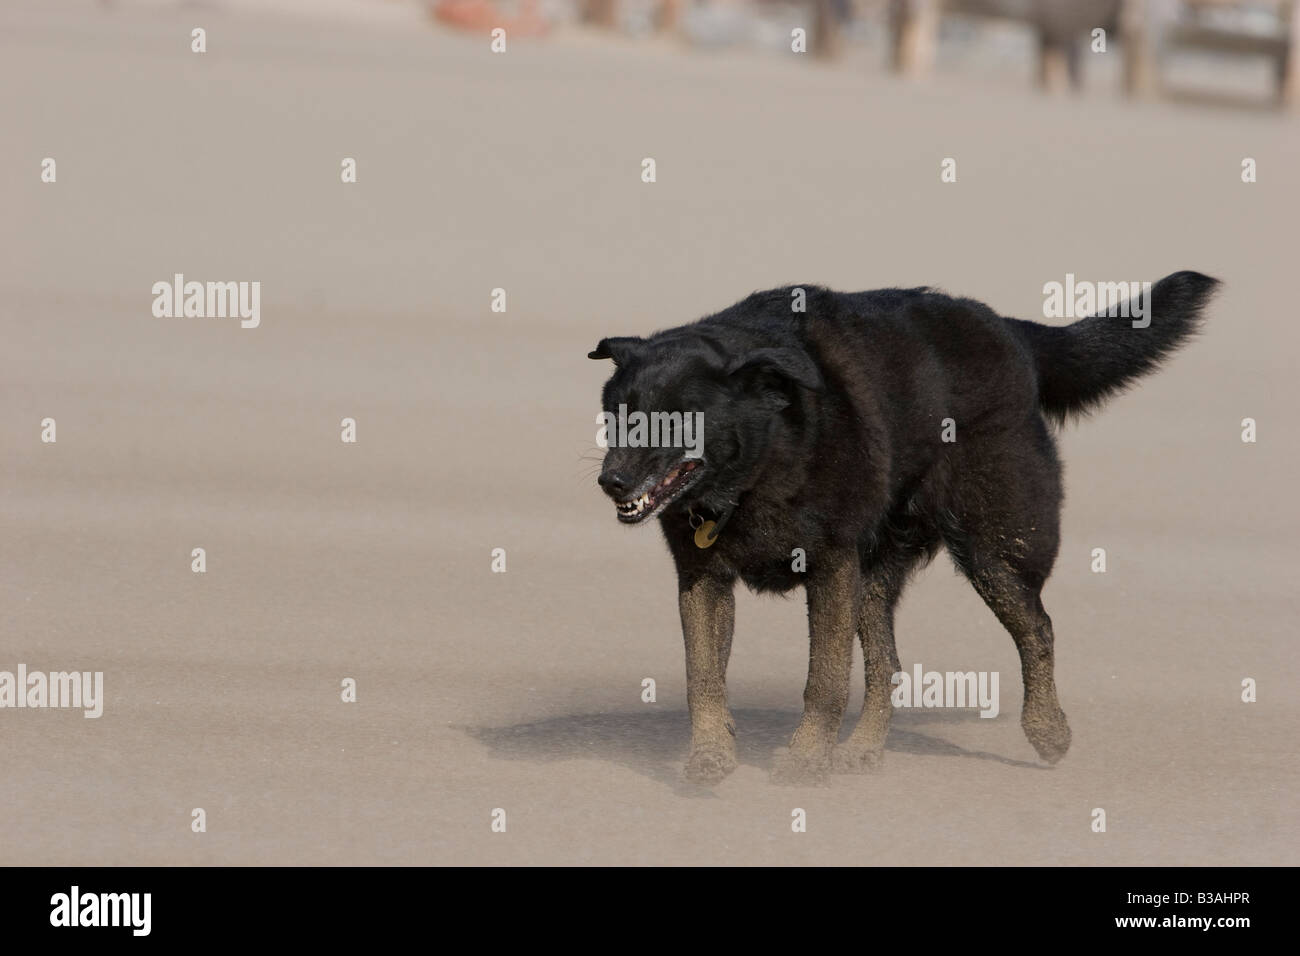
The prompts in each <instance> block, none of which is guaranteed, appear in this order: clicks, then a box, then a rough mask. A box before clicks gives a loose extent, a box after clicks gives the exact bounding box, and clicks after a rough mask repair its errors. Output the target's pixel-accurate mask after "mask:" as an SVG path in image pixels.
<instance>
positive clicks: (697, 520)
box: [686, 505, 736, 548]
mask: <svg viewBox="0 0 1300 956" xmlns="http://www.w3.org/2000/svg"><path fill="white" fill-rule="evenodd" d="M735 510H736V506H735V505H732V506H731V507H729V508H728V509H727V510H726V511H724V512H722V514H721V515H719V516H718V520H717V521H708V520H706V519H705V518H704V517H703V516H702V515H697V514H696V513H695V509H694V508H687V509H686V511H687V516H688V517H687V520H688V521H689V522H690V525H691V527H692V528H694V529H695V547H697V548H709V547H712V546H713V542H715V541H717V540H718V535H720V534H722V529H723V528H725V527H726V526H727V522H728V521H730V520H731V515H732V513H733V512H735Z"/></svg>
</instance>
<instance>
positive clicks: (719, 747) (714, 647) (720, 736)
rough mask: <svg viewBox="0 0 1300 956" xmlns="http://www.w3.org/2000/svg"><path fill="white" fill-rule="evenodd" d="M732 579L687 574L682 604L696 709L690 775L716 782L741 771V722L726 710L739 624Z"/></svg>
mask: <svg viewBox="0 0 1300 956" xmlns="http://www.w3.org/2000/svg"><path fill="white" fill-rule="evenodd" d="M732 588H733V585H732V582H730V581H726V580H722V579H720V578H715V577H710V576H708V575H702V576H698V577H691V578H689V579H688V578H686V577H682V578H681V579H680V581H679V585H678V605H679V606H680V608H681V612H682V634H683V636H684V637H685V638H686V702H687V706H689V708H690V711H691V756H690V758H689V759H688V760H687V761H686V777H687V779H690V780H694V781H697V782H699V783H717V782H718V781H719V780H721V779H722V778H723V777H725V776H726V775H727V774H729V773H731V771H733V770H735V769H736V725H735V724H734V723H733V722H732V719H731V712H730V711H729V710H728V709H727V659H728V658H729V657H730V656H731V634H732V630H733V628H734V627H735V622H736V596H735V593H734V592H733V590H732Z"/></svg>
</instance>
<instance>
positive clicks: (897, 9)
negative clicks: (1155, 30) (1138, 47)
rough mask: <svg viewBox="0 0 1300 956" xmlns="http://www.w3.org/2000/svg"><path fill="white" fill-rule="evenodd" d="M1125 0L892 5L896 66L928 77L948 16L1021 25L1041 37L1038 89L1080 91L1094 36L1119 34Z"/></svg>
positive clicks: (919, 0)
mask: <svg viewBox="0 0 1300 956" xmlns="http://www.w3.org/2000/svg"><path fill="white" fill-rule="evenodd" d="M1120 2H1121V0H891V2H890V5H889V21H890V23H889V26H890V37H891V44H890V49H891V64H892V66H893V68H894V69H895V70H896V71H897V72H899V73H907V74H914V75H916V74H923V73H925V72H927V71H928V70H929V69H930V68H931V66H932V65H933V62H934V56H935V46H936V40H937V36H938V31H939V18H940V17H941V16H942V15H946V14H950V13H951V14H961V15H964V16H968V17H983V18H989V19H996V20H1016V21H1020V22H1023V23H1025V24H1027V25H1029V26H1030V27H1031V28H1032V29H1033V30H1034V32H1035V33H1036V35H1037V43H1038V83H1039V85H1040V86H1042V87H1043V88H1044V89H1048V90H1062V89H1066V88H1074V89H1078V88H1079V87H1080V86H1082V84H1083V67H1082V62H1081V61H1082V56H1083V51H1084V47H1085V43H1086V42H1087V40H1088V39H1089V37H1090V35H1091V33H1092V31H1093V30H1094V29H1097V28H1101V29H1103V30H1105V31H1106V33H1107V34H1108V35H1113V34H1114V33H1115V32H1116V29H1115V28H1116V25H1117V21H1118V14H1119V9H1120Z"/></svg>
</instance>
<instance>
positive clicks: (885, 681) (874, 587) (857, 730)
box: [831, 566, 907, 773]
mask: <svg viewBox="0 0 1300 956" xmlns="http://www.w3.org/2000/svg"><path fill="white" fill-rule="evenodd" d="M906 578H907V571H906V569H903V570H900V569H898V568H897V567H893V566H880V567H876V568H871V569H864V570H863V582H862V601H861V604H860V606H859V611H858V639H859V641H861V643H862V658H863V661H864V663H865V670H866V685H867V689H866V696H865V699H864V700H863V702H862V715H861V716H860V717H859V718H858V723H857V726H855V727H854V728H853V733H852V734H851V735H850V736H849V738H848V739H847V740H846V741H844V743H842V744H840V745H838V746H837V747H836V748H835V751H834V753H833V754H832V758H831V759H832V766H833V768H834V770H835V771H836V772H837V773H864V772H866V771H869V770H875V769H876V768H878V767H879V766H880V764H881V762H882V761H883V760H884V756H885V737H886V735H887V734H888V733H889V719H890V717H891V716H892V715H893V710H894V707H893V704H892V703H891V701H890V690H891V688H892V686H893V677H894V675H895V674H897V673H898V672H899V670H900V665H899V663H898V649H897V647H895V646H894V606H895V605H896V604H897V603H898V598H899V595H901V594H902V592H903V584H904V582H905V580H906Z"/></svg>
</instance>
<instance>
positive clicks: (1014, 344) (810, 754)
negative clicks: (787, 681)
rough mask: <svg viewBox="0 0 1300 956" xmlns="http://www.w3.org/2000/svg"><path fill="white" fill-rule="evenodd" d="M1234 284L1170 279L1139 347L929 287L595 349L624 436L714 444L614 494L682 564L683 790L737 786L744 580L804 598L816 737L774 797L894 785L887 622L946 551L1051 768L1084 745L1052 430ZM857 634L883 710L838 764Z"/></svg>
mask: <svg viewBox="0 0 1300 956" xmlns="http://www.w3.org/2000/svg"><path fill="white" fill-rule="evenodd" d="M1217 284H1218V283H1217V282H1216V281H1215V280H1214V279H1211V278H1209V277H1207V276H1203V275H1200V274H1199V273H1195V272H1179V273H1176V274H1174V275H1171V276H1168V277H1166V278H1165V279H1162V280H1161V281H1160V282H1158V283H1156V284H1155V286H1154V287H1152V288H1151V290H1150V294H1149V295H1148V296H1147V301H1146V303H1145V310H1146V312H1145V314H1146V316H1147V320H1148V322H1149V324H1147V325H1145V327H1142V325H1143V324H1142V323H1140V322H1134V321H1131V320H1130V318H1128V317H1127V316H1128V315H1129V314H1130V313H1128V312H1125V313H1123V315H1124V316H1126V317H1123V318H1120V317H1111V316H1108V315H1103V314H1098V315H1095V316H1092V317H1090V318H1086V319H1082V320H1080V321H1078V322H1075V323H1074V324H1072V325H1068V326H1064V327H1052V326H1046V325H1042V324H1040V323H1037V322H1028V321H1023V320H1019V319H1007V318H1002V317H1000V316H998V315H997V314H995V313H994V312H993V311H991V310H990V309H989V308H988V307H987V306H984V305H982V304H980V303H978V302H974V301H972V300H970V299H953V298H950V297H948V296H945V295H940V294H937V293H935V292H931V291H930V290H928V289H924V288H922V289H885V290H880V291H875V292H858V293H837V292H831V291H829V290H827V289H822V288H816V287H788V288H784V289H775V290H772V291H770V292H760V293H755V294H754V295H751V296H750V297H749V298H747V299H745V300H744V301H743V302H740V303H738V304H736V305H734V306H732V307H731V308H729V309H726V310H724V311H722V312H719V313H718V314H717V315H713V316H710V317H708V318H706V319H702V320H700V321H698V322H695V323H694V324H691V325H686V326H681V327H679V328H675V329H669V330H667V331H664V332H659V333H657V334H655V335H653V336H651V337H649V338H646V339H642V338H608V339H604V340H602V341H601V342H600V344H599V345H598V346H597V347H596V349H595V351H593V352H591V353H590V355H589V357H590V358H593V359H613V361H614V364H615V366H616V369H615V371H614V375H613V376H612V377H611V378H610V380H609V381H608V382H607V383H606V384H605V389H604V395H603V400H604V407H605V409H606V411H607V412H608V413H609V414H610V415H617V414H618V413H619V411H620V406H625V407H624V408H623V409H622V411H623V413H624V415H626V412H627V410H628V409H631V410H634V411H635V410H641V411H644V412H650V410H662V411H663V412H682V413H687V417H688V418H689V417H690V415H691V414H692V413H696V412H701V413H703V422H704V424H705V427H706V431H705V433H704V434H705V441H704V442H703V444H702V446H701V449H700V450H699V451H698V453H697V452H691V453H689V454H687V455H683V451H682V448H681V447H630V446H629V445H628V444H626V443H625V444H623V445H617V446H616V445H615V444H614V443H611V445H610V448H609V451H608V452H607V454H606V456H605V461H604V465H603V468H602V471H601V475H600V479H599V481H600V485H601V487H602V488H604V490H605V491H606V492H607V493H608V494H609V495H610V497H612V498H613V499H614V501H615V502H616V504H617V506H618V517H619V520H620V521H623V522H627V523H636V522H640V521H644V520H646V519H648V518H650V517H653V516H658V517H659V519H660V526H661V528H662V529H663V533H664V537H665V538H667V541H668V547H669V550H670V551H671V552H672V555H673V559H674V561H675V562H676V564H677V575H678V590H679V601H680V608H681V617H682V630H683V631H684V633H685V639H686V680H687V697H688V701H689V705H690V713H691V728H692V732H691V754H690V759H689V761H688V762H687V765H686V774H687V776H688V777H689V778H692V779H695V780H700V781H704V782H712V781H716V780H719V779H721V778H722V777H723V776H725V775H726V774H727V773H729V772H730V771H731V770H732V769H734V768H735V765H736V756H735V753H736V750H735V741H734V736H735V725H734V724H733V723H732V719H731V715H730V712H729V711H728V709H727V697H726V684H725V679H726V669H727V659H728V656H729V654H730V650H731V636H732V625H733V620H734V609H735V599H734V595H733V587H734V584H735V581H736V578H737V577H739V578H741V579H743V580H744V581H745V583H746V584H748V585H749V586H750V587H751V588H753V589H755V590H758V591H778V592H781V591H788V590H789V589H791V588H794V587H796V586H797V585H799V584H804V585H805V586H806V587H807V595H808V618H809V624H810V632H811V634H810V642H811V652H810V658H809V666H808V682H807V685H806V687H805V689H804V712H803V718H802V720H801V721H800V722H799V726H798V729H797V730H796V731H795V734H794V739H793V740H792V741H791V744H790V749H789V752H788V753H787V754H783V755H782V756H781V757H780V758H779V759H778V761H777V763H776V766H775V768H774V776H775V777H776V778H777V779H778V780H786V781H797V780H806V779H809V778H813V779H815V778H817V777H819V776H820V775H822V774H823V773H825V772H826V771H827V770H829V769H831V768H832V767H833V768H834V769H837V770H845V771H860V770H863V769H866V768H870V767H873V766H875V765H877V764H878V763H879V761H880V759H881V757H882V754H883V751H884V745H885V735H886V732H887V729H888V725H889V717H890V712H891V709H892V708H891V704H890V691H891V677H892V676H893V675H894V674H895V673H897V672H898V670H899V663H898V653H897V651H896V650H895V647H894V631H893V615H894V607H895V604H896V603H897V601H898V598H899V594H900V593H901V591H902V589H903V586H904V584H905V583H906V581H907V578H908V575H909V574H910V573H911V572H912V571H914V570H916V569H917V568H919V567H921V566H923V565H924V564H925V563H926V562H927V561H929V560H930V559H931V558H933V557H934V555H935V554H936V552H937V551H938V549H939V547H940V545H944V546H946V547H947V548H948V551H949V552H950V553H951V555H952V558H953V561H954V562H955V563H956V565H957V567H958V568H960V569H961V571H962V572H963V573H964V574H965V575H966V576H967V577H968V578H969V579H970V582H971V584H972V585H974V587H975V590H976V591H978V592H979V595H980V597H982V598H983V599H984V601H985V603H987V604H988V606H989V607H990V609H992V611H993V613H994V614H996V615H997V617H998V620H1000V621H1001V622H1002V624H1003V625H1004V626H1005V627H1006V629H1007V630H1008V631H1010V632H1011V636H1012V637H1013V638H1014V639H1015V642H1016V648H1017V649H1018V650H1019V652H1020V661H1021V669H1022V674H1023V678H1024V688H1025V700H1024V709H1023V713H1022V716H1021V726H1022V727H1023V728H1024V731H1025V735H1026V736H1027V737H1028V738H1029V741H1030V742H1031V743H1032V744H1033V745H1034V747H1035V749H1036V750H1037V751H1038V753H1039V755H1040V756H1041V757H1042V758H1043V759H1044V760H1046V761H1049V762H1052V763H1055V762H1056V761H1057V760H1060V759H1061V757H1062V756H1063V755H1064V754H1065V752H1066V750H1067V748H1068V747H1069V745H1070V729H1069V726H1068V725H1067V724H1066V720H1065V714H1064V713H1063V712H1062V710H1061V707H1060V704H1059V703H1058V702H1057V697H1056V686H1055V683H1054V679H1053V653H1052V646H1053V637H1052V623H1051V620H1050V619H1049V618H1048V616H1047V612H1046V611H1044V610H1043V605H1042V602H1041V601H1040V600H1039V593H1040V592H1041V590H1042V587H1043V584H1044V582H1045V581H1046V579H1047V576H1048V574H1049V573H1050V572H1051V570H1052V564H1053V562H1054V561H1055V559H1056V552H1057V538H1058V523H1059V518H1060V509H1061V466H1060V463H1059V462H1058V460H1057V456H1056V448H1055V443H1054V441H1053V439H1052V433H1051V431H1050V429H1049V427H1048V421H1047V420H1049V419H1050V420H1052V421H1054V422H1057V423H1059V422H1061V421H1064V420H1065V419H1066V418H1067V417H1068V416H1070V415H1072V414H1076V413H1081V412H1085V411H1088V410H1090V409H1092V408H1095V407H1096V406H1097V405H1099V404H1100V403H1101V401H1102V400H1103V399H1105V398H1106V397H1107V396H1109V395H1112V394H1114V393H1115V392H1117V391H1119V390H1120V389H1122V388H1124V387H1125V386H1126V385H1128V384H1129V383H1131V382H1132V381H1133V380H1134V379H1136V378H1137V377H1138V376H1140V375H1142V374H1143V373H1145V372H1148V371H1151V370H1152V369H1154V368H1155V367H1156V366H1157V365H1158V364H1159V363H1160V361H1161V360H1162V359H1163V358H1164V357H1165V356H1166V355H1168V354H1169V353H1170V352H1171V351H1172V350H1173V349H1174V348H1176V347H1177V346H1178V345H1179V344H1181V343H1182V342H1183V341H1184V340H1186V339H1187V338H1188V337H1189V336H1190V335H1191V334H1192V333H1193V332H1194V331H1195V329H1196V325H1197V322H1198V319H1199V314H1200V311H1201V309H1202V307H1203V306H1204V305H1205V303H1206V302H1207V301H1208V299H1209V297H1210V295H1211V293H1212V292H1213V290H1214V288H1215V286H1216V285H1217ZM805 297H806V298H805ZM801 300H802V304H803V305H804V309H803V310H802V311H798V310H797V309H796V305H797V304H799V303H800V302H801ZM1134 307H1135V308H1134V312H1133V313H1132V314H1141V312H1140V303H1139V302H1138V301H1137V300H1135V301H1134ZM1114 311H1115V310H1111V312H1112V315H1113V314H1114ZM623 437H624V438H626V436H623ZM660 444H661V445H662V444H663V443H662V442H661V443H660ZM796 549H801V552H800V551H796ZM801 554H802V555H803V556H804V558H803V559H801V557H800V555H801ZM855 634H859V635H860V639H861V642H862V648H863V654H864V657H865V659H866V687H867V689H866V701H865V704H864V706H863V711H862V717H861V719H860V720H859V722H858V725H857V727H856V729H855V730H854V731H853V734H852V736H851V737H850V738H849V739H848V740H847V741H846V742H845V743H844V744H842V745H840V746H835V743H836V738H837V735H838V733H839V727H840V723H841V720H842V718H843V714H844V707H845V704H846V702H847V700H848V694H849V671H850V664H851V661H852V651H853V637H854V635H855Z"/></svg>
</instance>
